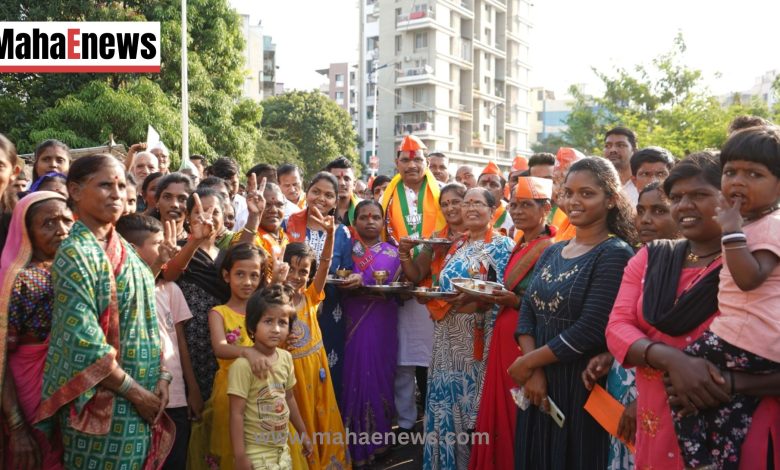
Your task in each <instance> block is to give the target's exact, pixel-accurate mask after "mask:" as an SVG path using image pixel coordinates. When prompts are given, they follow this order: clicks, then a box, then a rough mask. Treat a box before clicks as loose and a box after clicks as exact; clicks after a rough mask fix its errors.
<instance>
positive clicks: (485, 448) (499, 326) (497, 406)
mask: <svg viewBox="0 0 780 470" xmlns="http://www.w3.org/2000/svg"><path fill="white" fill-rule="evenodd" d="M513 196H514V197H513V199H512V200H511V201H510V203H509V215H510V216H511V217H512V221H513V222H514V223H515V229H517V230H518V231H520V230H522V232H523V236H522V238H521V239H520V241H519V243H518V244H517V245H516V246H515V249H514V250H513V251H512V255H511V257H510V258H509V263H508V264H507V266H506V274H505V275H504V281H505V282H504V287H505V288H506V289H507V291H508V292H506V293H505V294H504V295H498V296H485V297H484V299H482V300H484V301H487V302H490V303H497V304H499V305H501V306H502V309H501V311H500V312H499V313H498V316H497V317H496V322H495V325H494V326H493V337H492V339H491V342H490V351H489V352H488V360H487V361H488V362H487V371H486V372H485V384H484V386H483V389H482V399H481V401H480V404H479V413H478V414H477V425H476V431H475V435H476V436H480V435H482V436H490V437H489V439H487V440H480V439H475V440H474V442H473V445H472V448H471V456H470V459H469V470H477V469H485V470H490V469H495V468H508V467H510V466H512V464H513V462H514V459H515V451H514V442H515V428H516V420H517V410H516V407H515V404H514V401H513V400H512V396H511V395H510V393H509V391H510V390H511V389H512V387H514V386H515V384H514V382H513V381H512V379H511V378H510V377H509V374H507V369H508V368H509V366H510V365H512V363H513V362H514V361H515V359H517V358H518V357H519V356H520V355H521V354H522V353H521V352H520V350H519V348H518V347H517V343H515V339H514V331H515V328H516V326H517V315H518V307H519V305H520V301H521V300H522V298H523V294H524V293H525V288H526V287H527V286H528V284H529V283H530V281H531V278H532V277H533V271H534V265H535V264H536V260H538V259H539V256H540V255H541V254H542V252H543V251H544V250H545V248H547V247H548V246H550V245H552V243H553V237H555V234H556V229H555V227H554V226H551V225H547V224H546V223H545V222H546V220H547V216H548V215H549V213H550V198H551V196H552V181H551V180H549V179H544V178H535V177H533V176H529V177H520V178H519V179H518V181H517V186H515V191H514V195H513Z"/></svg>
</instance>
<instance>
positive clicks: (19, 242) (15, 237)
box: [0, 191, 66, 403]
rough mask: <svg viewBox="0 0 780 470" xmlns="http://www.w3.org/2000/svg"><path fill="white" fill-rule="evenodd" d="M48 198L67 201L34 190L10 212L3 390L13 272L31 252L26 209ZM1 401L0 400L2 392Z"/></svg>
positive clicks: (0, 349) (2, 273) (1, 269)
mask: <svg viewBox="0 0 780 470" xmlns="http://www.w3.org/2000/svg"><path fill="white" fill-rule="evenodd" d="M49 199H59V200H60V201H63V202H65V201H66V199H65V197H64V196H62V195H61V194H59V193H55V192H53V191H37V192H34V193H30V194H28V195H27V196H25V197H23V198H22V199H20V200H19V202H17V203H16V207H14V211H13V214H12V215H11V223H10V225H9V228H8V238H6V242H5V247H4V248H3V253H2V258H0V282H1V283H2V284H0V289H2V290H1V291H0V390H2V389H3V377H4V374H3V372H2V371H4V370H5V369H6V360H7V355H6V350H7V340H8V304H9V302H10V301H11V292H12V291H13V288H14V283H15V282H16V275H17V274H18V273H19V271H20V270H21V269H22V268H24V267H25V266H27V264H29V263H30V260H31V259H32V254H33V246H32V240H30V235H29V234H28V233H27V223H26V219H27V211H28V210H29V209H30V207H31V206H32V205H33V204H35V203H38V202H43V201H47V200H49ZM0 403H2V395H1V394H0Z"/></svg>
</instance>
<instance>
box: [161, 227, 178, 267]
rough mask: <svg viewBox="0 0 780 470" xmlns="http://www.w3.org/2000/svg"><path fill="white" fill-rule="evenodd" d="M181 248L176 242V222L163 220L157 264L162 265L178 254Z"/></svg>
mask: <svg viewBox="0 0 780 470" xmlns="http://www.w3.org/2000/svg"><path fill="white" fill-rule="evenodd" d="M179 251H181V248H180V247H179V245H177V244H176V222H175V221H173V220H167V221H165V222H163V241H162V243H161V244H160V253H159V255H158V256H157V264H159V265H160V266H164V265H165V263H167V262H168V261H170V260H172V259H173V257H174V256H176V255H177V254H179Z"/></svg>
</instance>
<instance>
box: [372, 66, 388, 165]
mask: <svg viewBox="0 0 780 470" xmlns="http://www.w3.org/2000/svg"><path fill="white" fill-rule="evenodd" d="M388 65H390V64H383V65H380V66H377V65H376V60H374V70H373V71H372V72H371V75H370V77H369V83H371V80H372V79H373V80H374V81H373V83H374V116H373V117H374V127H373V128H372V129H371V156H372V157H375V156H376V126H377V105H378V104H379V74H378V73H377V72H378V71H379V69H383V68H385V67H387V66H388ZM371 176H376V168H371Z"/></svg>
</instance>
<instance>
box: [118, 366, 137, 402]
mask: <svg viewBox="0 0 780 470" xmlns="http://www.w3.org/2000/svg"><path fill="white" fill-rule="evenodd" d="M134 384H135V380H133V378H132V377H130V374H128V373H127V372H125V376H124V377H123V378H122V383H121V384H120V385H119V388H118V389H117V391H116V392H117V393H118V394H119V395H120V396H123V397H126V396H127V392H129V391H130V390H131V389H132V388H133V385H134Z"/></svg>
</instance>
